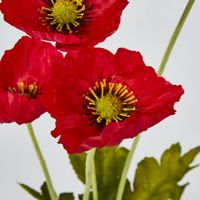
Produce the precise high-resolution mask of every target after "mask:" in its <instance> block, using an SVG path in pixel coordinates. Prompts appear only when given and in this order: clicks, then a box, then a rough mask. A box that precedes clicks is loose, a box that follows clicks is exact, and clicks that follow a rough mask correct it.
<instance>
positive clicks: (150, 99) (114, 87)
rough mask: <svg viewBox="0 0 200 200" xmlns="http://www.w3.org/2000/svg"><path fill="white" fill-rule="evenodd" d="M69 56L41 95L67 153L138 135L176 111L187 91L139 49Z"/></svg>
mask: <svg viewBox="0 0 200 200" xmlns="http://www.w3.org/2000/svg"><path fill="white" fill-rule="evenodd" d="M65 59H66V62H65V63H64V64H60V65H59V66H58V65H56V66H55V69H54V68H53V69H54V70H55V71H54V80H52V81H50V82H49V83H48V84H47V87H46V88H45V95H43V98H42V99H43V102H44V105H45V106H46V108H47V110H48V111H49V112H50V114H51V115H52V116H53V117H54V118H56V119H57V120H56V128H55V130H53V132H52V134H53V136H55V137H58V136H60V139H59V143H61V144H63V146H64V148H65V149H66V150H67V151H68V152H69V153H80V152H83V151H86V150H89V149H91V148H93V147H103V146H112V145H117V144H119V143H120V142H121V141H122V140H123V139H125V138H132V137H134V136H136V135H137V134H138V133H140V132H142V131H145V130H147V129H148V128H149V127H151V126H153V125H155V124H157V123H158V122H160V121H161V120H162V119H164V118H166V117H168V116H170V115H173V114H174V113H175V110H174V108H173V106H174V104H175V102H176V101H178V100H179V99H180V96H181V95H182V94H183V92H184V91H183V89H182V87H181V86H175V85H172V84H171V83H169V82H168V81H166V80H165V79H164V78H162V77H158V76H157V74H156V72H155V71H154V69H153V68H151V67H147V66H145V64H144V62H143V59H142V56H141V55H140V53H139V52H134V51H129V50H127V49H123V48H121V49H119V50H118V51H117V53H116V54H115V55H113V54H112V53H110V52H109V51H107V50H105V49H101V48H85V49H82V51H80V52H71V53H68V54H67V56H66V58H65Z"/></svg>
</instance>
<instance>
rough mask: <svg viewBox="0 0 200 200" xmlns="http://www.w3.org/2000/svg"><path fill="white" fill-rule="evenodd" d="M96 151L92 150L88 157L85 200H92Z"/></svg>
mask: <svg viewBox="0 0 200 200" xmlns="http://www.w3.org/2000/svg"><path fill="white" fill-rule="evenodd" d="M95 151H96V149H95V148H93V149H91V150H90V151H89V152H88V154H87V157H86V166H85V179H86V180H85V190H84V194H83V200H89V198H90V187H91V185H92V174H93V168H94V155H95Z"/></svg>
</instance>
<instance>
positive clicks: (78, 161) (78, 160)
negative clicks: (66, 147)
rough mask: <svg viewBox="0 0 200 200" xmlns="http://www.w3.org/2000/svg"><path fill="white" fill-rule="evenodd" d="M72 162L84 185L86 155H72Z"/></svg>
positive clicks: (70, 157)
mask: <svg viewBox="0 0 200 200" xmlns="http://www.w3.org/2000/svg"><path fill="white" fill-rule="evenodd" d="M69 159H70V162H71V164H72V166H73V168H74V170H75V172H76V175H77V176H78V178H79V180H80V181H82V183H85V161H86V153H81V154H71V155H69Z"/></svg>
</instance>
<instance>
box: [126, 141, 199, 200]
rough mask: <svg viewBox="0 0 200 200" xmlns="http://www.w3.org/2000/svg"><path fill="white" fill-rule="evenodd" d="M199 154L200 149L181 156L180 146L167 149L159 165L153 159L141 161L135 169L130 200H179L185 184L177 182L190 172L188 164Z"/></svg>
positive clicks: (176, 145)
mask: <svg viewBox="0 0 200 200" xmlns="http://www.w3.org/2000/svg"><path fill="white" fill-rule="evenodd" d="M199 152H200V147H196V148H194V149H192V150H190V151H189V152H188V153H186V154H184V155H183V156H181V146H180V144H175V145H172V146H171V147H170V149H167V150H166V151H165V152H164V153H163V155H162V157H161V161H160V164H159V163H158V162H157V161H156V159H155V158H145V159H143V160H142V161H141V162H140V163H139V164H138V167H137V170H136V175H135V180H134V192H133V194H132V196H131V198H130V200H166V199H173V200H179V199H180V197H181V195H182V193H183V191H184V189H185V187H186V186H187V184H185V185H182V186H180V185H179V184H178V182H179V181H180V180H181V179H182V178H183V176H184V175H185V174H186V173H187V172H188V171H189V170H191V169H192V168H193V167H190V164H191V163H192V161H193V160H194V158H195V156H196V155H197V154H198V153H199Z"/></svg>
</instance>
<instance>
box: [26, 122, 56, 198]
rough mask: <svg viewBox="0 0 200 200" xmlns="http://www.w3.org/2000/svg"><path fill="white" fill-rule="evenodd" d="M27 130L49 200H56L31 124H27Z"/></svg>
mask: <svg viewBox="0 0 200 200" xmlns="http://www.w3.org/2000/svg"><path fill="white" fill-rule="evenodd" d="M27 128H28V131H29V134H30V137H31V140H32V142H33V146H34V149H35V152H36V154H37V157H38V160H39V162H40V165H41V168H42V171H43V173H44V176H45V178H46V182H47V187H48V190H49V193H50V197H51V200H57V196H56V193H55V190H54V188H53V184H52V181H51V178H50V175H49V172H48V169H47V166H46V163H45V160H44V158H43V156H42V152H41V150H40V147H39V144H38V142H37V139H36V137H35V133H34V130H33V127H32V124H31V123H28V124H27Z"/></svg>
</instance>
